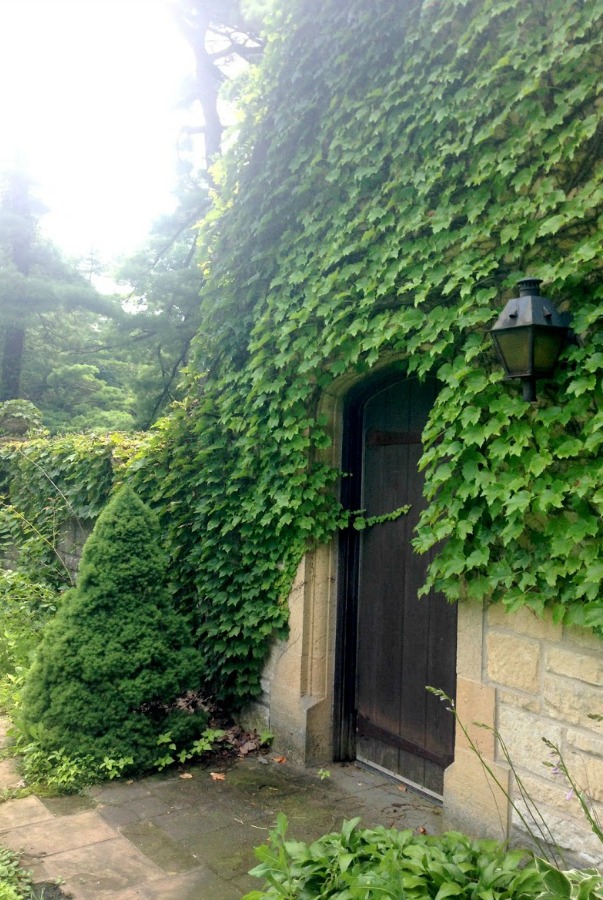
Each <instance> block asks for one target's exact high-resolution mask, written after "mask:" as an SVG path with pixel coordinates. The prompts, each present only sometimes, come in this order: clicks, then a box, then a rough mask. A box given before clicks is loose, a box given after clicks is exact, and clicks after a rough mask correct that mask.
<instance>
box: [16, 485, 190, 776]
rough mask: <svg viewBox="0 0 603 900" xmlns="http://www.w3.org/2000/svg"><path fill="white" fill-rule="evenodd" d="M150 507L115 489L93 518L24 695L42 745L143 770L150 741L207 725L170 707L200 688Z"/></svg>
mask: <svg viewBox="0 0 603 900" xmlns="http://www.w3.org/2000/svg"><path fill="white" fill-rule="evenodd" d="M165 572H166V561H165V556H164V553H163V551H162V548H161V546H160V533H159V526H158V522H157V519H156V517H155V514H154V513H153V512H152V511H151V510H150V509H149V508H148V507H147V506H146V505H145V504H144V503H143V502H142V501H141V500H139V499H138V497H137V496H136V495H135V494H134V492H133V491H132V490H131V489H130V488H129V487H125V488H122V489H121V490H120V491H119V493H118V494H117V495H116V496H115V497H114V498H113V500H112V501H111V502H110V503H109V504H108V505H107V507H106V508H105V510H104V511H103V512H102V514H101V515H100V517H99V519H98V521H97V523H96V526H95V528H94V531H93V532H92V534H91V535H90V537H89V539H88V541H87V542H86V545H85V547H84V551H83V554H82V560H81V564H80V571H79V579H78V585H77V587H75V588H73V589H72V590H70V591H69V592H68V593H67V594H66V595H65V597H64V600H63V602H62V604H61V607H60V609H59V611H58V612H57V615H56V617H55V618H54V619H53V620H52V622H51V623H50V624H49V625H48V626H47V629H46V631H45V634H44V637H43V639H42V642H41V645H40V648H39V650H38V654H37V657H36V659H35V661H34V664H33V666H32V668H31V669H30V671H29V673H28V676H27V679H26V683H25V689H24V693H23V709H22V712H23V719H22V724H23V728H24V730H25V732H26V733H27V734H28V736H31V737H33V738H35V740H36V741H38V742H39V744H40V745H41V746H42V748H44V749H46V750H47V751H49V752H50V751H56V750H59V749H63V750H64V751H65V752H66V753H67V754H68V755H69V756H78V757H81V756H84V755H86V756H88V755H89V756H91V757H93V758H94V759H95V760H102V759H103V757H105V756H112V757H132V758H133V760H134V764H133V766H132V768H131V769H130V771H132V770H138V771H141V770H144V769H147V768H150V767H151V766H152V765H153V762H154V761H155V759H156V757H157V740H158V737H159V736H160V735H161V734H164V733H166V732H170V733H171V735H172V737H173V739H174V741H176V742H177V743H181V742H182V743H184V742H187V741H189V740H191V739H194V738H195V737H198V736H199V734H200V733H201V731H202V730H203V728H204V727H205V725H206V717H205V715H204V714H203V713H195V714H190V713H189V712H187V711H185V710H184V709H182V708H181V707H180V706H178V705H177V701H178V699H179V698H180V697H182V696H183V695H185V694H186V692H187V691H194V690H196V689H197V688H198V686H199V675H198V673H199V670H200V660H199V657H198V653H197V651H196V650H195V649H194V648H193V643H192V636H191V634H190V631H189V628H188V625H187V623H186V621H185V620H184V619H183V618H182V617H180V616H179V615H178V614H177V613H176V611H175V609H174V608H173V606H172V605H171V603H170V598H169V596H168V594H167V591H166V588H165V584H164V582H165Z"/></svg>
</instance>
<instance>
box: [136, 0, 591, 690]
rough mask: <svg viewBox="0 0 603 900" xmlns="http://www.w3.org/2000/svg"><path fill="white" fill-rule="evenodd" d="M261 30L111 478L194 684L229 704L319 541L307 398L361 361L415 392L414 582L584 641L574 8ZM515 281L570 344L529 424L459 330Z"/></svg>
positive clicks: (582, 141)
mask: <svg viewBox="0 0 603 900" xmlns="http://www.w3.org/2000/svg"><path fill="white" fill-rule="evenodd" d="M282 7H283V8H282V10H281V12H280V14H279V17H278V21H277V22H276V23H275V24H276V29H277V34H278V37H277V38H275V39H274V40H273V41H272V43H271V45H270V47H269V50H268V52H267V55H266V59H265V62H264V64H263V66H262V67H261V69H260V71H259V74H258V76H257V79H256V81H255V82H254V83H253V84H252V85H251V88H250V91H249V96H248V97H247V101H246V104H247V105H246V107H245V109H246V113H245V119H244V121H243V123H242V125H241V128H240V134H239V140H238V142H237V143H236V145H235V146H234V149H233V150H232V151H231V153H230V156H229V157H228V158H227V159H226V160H225V162H224V164H223V166H222V167H221V171H220V172H219V173H218V175H219V176H220V179H221V186H220V189H219V195H218V196H217V197H216V208H215V210H214V212H212V214H211V215H210V216H209V218H208V219H207V221H206V222H205V223H204V224H203V232H202V233H203V234H204V240H205V245H204V256H203V259H202V265H203V268H204V270H205V274H206V286H205V289H204V291H203V295H202V313H203V324H202V327H201V330H200V333H199V336H198V339H197V344H196V356H195V361H194V367H193V368H194V372H195V374H194V375H192V376H191V382H190V389H189V396H188V400H187V401H186V402H185V403H184V404H183V405H182V407H181V408H180V410H179V411H177V413H176V414H175V416H174V417H173V419H172V420H171V421H169V422H167V423H166V424H165V426H164V429H163V431H162V432H161V433H160V434H159V435H158V437H157V438H156V439H155V443H154V445H153V448H152V452H151V453H150V454H149V453H147V455H146V457H144V458H141V459H140V460H139V462H138V463H137V466H138V471H137V473H136V481H137V483H138V484H139V486H140V487H141V489H142V490H143V492H144V493H146V494H148V495H149V497H150V498H152V499H153V501H154V503H155V504H159V505H160V506H161V507H162V509H163V511H164V525H165V528H166V535H167V540H168V543H169V546H170V547H171V551H172V559H173V562H174V568H173V572H174V582H175V584H174V587H175V589H176V591H177V592H178V594H179V596H180V599H181V602H182V603H183V605H184V607H185V608H188V609H190V610H191V611H192V612H193V613H194V615H195V618H196V627H197V632H198V636H199V639H200V642H201V644H202V645H203V648H204V655H205V659H206V665H207V674H208V677H209V679H210V681H213V682H214V686H215V688H216V690H217V692H218V693H219V694H221V695H222V696H224V697H227V698H230V699H232V698H233V697H234V698H235V699H236V700H239V701H240V700H242V699H243V698H244V697H245V696H246V695H248V694H253V693H254V692H256V691H257V688H258V678H259V672H260V670H261V663H262V661H263V659H264V655H265V652H266V649H267V644H268V638H269V637H270V635H271V634H273V632H274V630H275V629H276V630H277V631H278V630H282V629H283V628H284V626H285V623H286V605H285V601H286V597H287V593H288V589H289V585H290V583H291V578H292V575H293V572H294V570H295V568H296V566H297V564H298V561H299V559H300V557H301V555H302V554H303V552H304V550H305V548H307V547H308V546H309V545H312V543H314V542H320V541H324V540H326V539H327V538H329V537H330V536H331V535H332V534H333V533H334V532H335V531H336V529H337V527H338V525H339V524H341V521H342V514H341V511H340V509H339V507H338V502H337V484H336V482H337V477H338V476H337V473H335V472H333V471H332V470H330V469H329V468H327V467H325V466H324V465H322V464H321V463H320V462H319V458H320V456H319V452H317V451H320V449H321V448H322V447H324V446H325V445H326V444H328V442H329V440H330V437H329V435H328V434H327V433H326V431H325V428H324V424H325V423H324V422H321V421H320V420H317V418H316V416H315V410H316V404H317V400H318V397H319V396H320V394H321V392H322V391H324V390H325V389H326V388H328V386H329V385H330V384H331V383H332V382H333V380H334V379H336V378H338V377H339V376H341V375H343V374H346V373H350V372H353V371H356V372H369V371H370V370H371V368H372V367H374V366H375V364H376V363H377V362H378V361H379V360H380V359H381V358H383V357H384V355H386V354H394V355H396V356H397V358H398V359H399V360H400V365H401V366H403V367H405V368H406V369H407V371H408V372H412V373H418V374H419V375H424V374H426V373H434V374H436V375H437V376H438V378H439V379H440V380H441V382H442V384H443V389H442V391H441V393H440V395H439V398H438V401H437V403H436V406H435V408H434V410H433V412H432V415H431V417H430V421H429V423H428V426H427V430H426V433H425V444H426V449H425V454H424V458H423V463H424V466H425V472H426V478H427V487H426V490H427V493H428V496H429V499H430V503H429V507H428V509H427V511H426V513H425V515H424V516H423V519H422V522H421V526H420V529H419V533H418V534H417V538H416V547H417V549H418V550H420V551H422V550H426V549H428V548H429V547H430V546H432V545H433V544H435V543H436V542H439V541H440V540H441V539H442V538H446V542H445V544H444V549H443V550H442V551H441V552H440V554H439V556H438V558H437V559H436V561H435V562H434V563H433V565H432V567H431V575H430V581H431V583H433V584H434V585H435V586H436V587H437V588H439V589H441V590H443V591H444V592H445V593H446V595H447V596H448V597H449V598H450V599H452V600H458V599H462V598H465V597H469V598H475V599H491V600H493V601H502V602H503V603H504V604H505V605H506V606H508V607H509V608H515V607H517V606H520V605H528V606H530V607H532V608H533V609H534V610H536V611H542V610H543V609H544V608H545V607H549V608H551V609H552V610H553V611H554V614H555V617H556V618H557V619H558V620H564V621H565V622H573V623H580V624H583V625H588V626H592V627H595V628H597V629H599V630H601V629H603V600H602V591H601V583H602V577H603V527H602V524H601V517H600V513H601V509H602V506H603V455H602V454H601V444H602V441H603V427H602V426H603V413H602V412H601V398H602V391H601V372H602V370H603V333H602V332H601V319H602V318H603V304H602V300H603V283H602V281H601V265H602V259H603V256H602V253H601V250H602V247H601V242H602V233H603V232H602V229H601V227H600V226H601V201H602V199H603V185H602V182H601V147H602V144H603V127H602V125H601V115H600V114H601V104H602V100H601V96H600V58H601V50H602V47H601V41H602V37H603V27H602V26H603V9H602V7H601V4H600V3H599V2H598V0H580V2H576V3H567V2H566V0H547V2H546V3H545V2H542V3H540V2H537V3H530V4H526V3H524V2H523V0H496V2H491V0H446V2H445V3H444V2H438V0H425V2H408V0H407V2H400V0H372V2H370V3H366V2H365V0H350V2H348V3H346V4H342V3H340V2H339V0H303V2H302V0H293V2H288V3H286V4H284V3H283V4H282ZM525 274H530V275H532V276H535V277H540V278H542V279H543V280H544V282H545V292H546V293H547V295H549V296H550V297H551V298H552V299H553V300H554V302H555V303H556V304H557V305H558V307H559V308H561V309H569V310H571V312H572V313H573V316H574V325H575V329H576V331H577V332H578V333H579V335H580V337H581V340H582V346H581V347H580V348H572V349H571V350H568V351H567V352H566V354H565V356H564V364H563V365H562V367H561V369H560V371H559V373H558V375H557V376H556V379H555V381H554V382H553V383H549V384H546V385H543V386H542V387H540V395H539V400H538V402H537V403H536V404H534V405H530V404H526V403H524V402H523V401H522V400H521V398H520V396H519V393H518V390H517V389H516V388H514V387H512V386H507V385H505V384H502V383H501V378H502V374H501V372H500V370H499V367H498V365H496V364H495V361H494V355H493V351H492V349H491V347H490V342H489V339H488V337H487V334H486V332H487V330H488V328H489V327H491V325H492V324H493V322H494V320H495V318H496V316H497V313H498V311H499V310H500V308H501V307H502V305H503V304H504V301H505V299H507V298H508V297H509V296H511V295H513V293H514V292H515V283H516V281H517V279H518V278H519V277H522V276H523V275H525Z"/></svg>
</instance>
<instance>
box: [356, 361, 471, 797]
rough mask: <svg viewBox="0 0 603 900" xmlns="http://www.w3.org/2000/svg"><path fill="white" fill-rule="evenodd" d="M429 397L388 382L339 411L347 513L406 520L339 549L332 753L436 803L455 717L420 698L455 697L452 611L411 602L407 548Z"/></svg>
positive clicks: (412, 575) (421, 567)
mask: <svg viewBox="0 0 603 900" xmlns="http://www.w3.org/2000/svg"><path fill="white" fill-rule="evenodd" d="M436 393H437V384H436V382H435V380H430V381H427V382H426V383H423V384H421V383H420V382H419V381H418V380H417V379H415V378H405V379H400V377H399V376H398V377H397V378H394V379H393V380H392V378H391V377H390V378H386V379H385V380H384V381H381V382H380V383H377V384H376V385H374V386H373V389H372V391H369V392H367V391H364V392H361V393H360V394H359V395H357V396H356V398H355V399H353V400H352V402H351V403H350V404H349V410H348V417H347V418H348V421H347V429H346V439H345V440H346V443H347V449H348V453H349V458H348V467H349V471H350V479H349V488H348V503H349V504H350V506H351V507H352V508H354V507H355V508H360V509H363V510H365V511H366V512H365V515H366V516H367V517H370V516H381V515H383V514H385V513H388V512H391V511H392V510H395V509H397V508H398V507H401V506H405V505H409V506H410V511H409V512H408V513H407V514H406V515H404V516H401V517H400V518H398V519H396V520H395V521H392V522H384V523H381V524H378V525H373V526H371V527H369V528H366V529H365V530H363V531H360V532H356V533H355V534H354V529H350V532H349V534H348V536H347V543H346V542H344V548H343V551H344V552H343V554H342V556H343V564H344V567H345V571H344V572H343V573H342V581H343V584H344V593H345V596H344V597H343V598H342V600H343V605H344V607H345V609H344V611H343V620H344V623H343V630H342V632H341V634H340V639H341V641H342V642H343V643H342V645H340V646H341V653H340V659H341V661H342V667H343V670H342V672H341V675H342V684H341V709H342V716H343V719H342V729H341V751H342V752H341V753H340V755H341V756H342V757H343V758H346V757H347V758H350V757H355V758H356V759H358V760H360V761H362V762H364V763H367V764H369V765H373V766H375V767H378V768H380V769H385V770H387V771H389V772H392V773H393V774H395V775H398V776H400V777H402V778H404V779H405V780H407V781H408V782H410V783H412V784H414V785H417V786H418V787H420V788H422V789H424V790H426V791H428V792H430V793H434V794H436V795H441V794H442V792H443V773H444V769H445V768H446V766H447V765H449V764H450V763H451V762H452V758H453V748H454V717H453V716H452V714H451V713H450V712H447V711H446V709H445V704H443V703H442V702H441V701H440V700H438V699H437V698H436V697H434V696H433V695H432V694H430V693H429V692H428V691H426V689H425V688H426V685H432V686H434V687H438V688H442V689H443V690H445V691H446V692H447V693H448V694H450V695H451V696H454V692H455V683H456V606H454V605H450V604H448V603H447V602H446V601H445V599H444V598H443V597H442V596H440V595H436V594H431V595H429V596H428V597H424V598H421V599H419V598H418V597H417V592H418V590H419V588H420V587H421V585H422V584H423V583H424V580H425V570H426V567H427V565H428V562H429V558H428V557H426V556H419V555H418V554H416V553H415V552H414V551H413V548H412V545H411V539H412V537H413V531H414V528H415V526H416V524H417V521H418V518H419V513H420V511H421V509H422V508H423V505H424V500H423V496H422V489H423V478H422V475H421V474H420V473H419V470H418V463H419V459H420V457H421V433H422V431H423V428H424V426H425V423H426V420H427V416H428V413H429V410H430V409H431V407H432V405H433V402H434V400H435V396H436ZM346 481H348V479H346Z"/></svg>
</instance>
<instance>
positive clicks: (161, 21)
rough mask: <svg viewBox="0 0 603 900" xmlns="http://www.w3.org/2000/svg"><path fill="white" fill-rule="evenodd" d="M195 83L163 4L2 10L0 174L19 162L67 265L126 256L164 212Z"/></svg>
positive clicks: (38, 0) (65, 1) (140, 0)
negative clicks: (189, 86)
mask: <svg viewBox="0 0 603 900" xmlns="http://www.w3.org/2000/svg"><path fill="white" fill-rule="evenodd" d="M192 71H193V59H192V53H191V51H190V50H189V48H188V46H187V44H186V43H185V41H184V39H183V38H182V37H181V36H180V34H179V32H178V30H177V29H176V26H175V24H174V23H173V21H172V19H171V18H170V15H169V11H168V7H167V3H166V0H0V169H1V168H3V167H5V166H6V165H7V164H10V163H11V162H12V160H13V159H14V157H15V153H19V154H21V156H22V158H23V160H24V162H25V166H26V168H27V170H28V171H29V172H30V174H31V175H32V177H33V178H34V179H35V180H36V182H37V183H38V185H39V191H38V193H39V195H40V197H41V198H42V199H43V200H44V202H45V203H46V205H47V206H48V207H49V208H50V210H51V212H50V214H48V215H47V216H45V217H44V219H43V223H44V228H45V231H46V232H47V233H48V234H49V236H50V237H51V238H52V239H53V240H54V241H55V243H57V244H58V245H59V246H60V247H61V248H62V249H63V250H64V251H65V252H66V253H68V254H69V255H84V254H86V253H88V252H89V250H90V248H91V247H95V248H97V249H98V250H99V251H100V254H101V256H103V257H104V258H108V257H111V256H116V255H120V254H122V253H128V252H131V251H132V250H134V249H136V247H137V246H139V245H140V243H141V242H142V241H143V240H144V238H145V236H146V234H147V231H148V229H149V226H150V224H151V223H152V220H153V219H154V218H156V217H157V216H158V215H160V214H161V213H162V212H165V211H167V210H169V209H170V208H171V206H172V199H171V193H170V191H171V188H172V186H173V182H174V170H175V164H176V151H175V145H176V139H177V135H178V131H179V127H180V124H181V122H182V113H180V114H178V113H177V112H175V111H174V107H175V104H176V101H177V98H178V90H179V85H180V83H181V81H182V79H183V77H184V76H185V75H186V74H187V73H191V72H192Z"/></svg>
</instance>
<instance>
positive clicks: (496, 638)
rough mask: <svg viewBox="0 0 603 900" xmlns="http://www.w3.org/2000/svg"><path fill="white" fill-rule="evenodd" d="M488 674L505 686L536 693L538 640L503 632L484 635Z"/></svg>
mask: <svg viewBox="0 0 603 900" xmlns="http://www.w3.org/2000/svg"><path fill="white" fill-rule="evenodd" d="M486 640H487V648H488V677H489V678H490V679H491V680H492V681H496V682H497V683H498V684H502V685H505V686H506V687H512V688H518V689H519V690H522V691H526V692H528V693H532V694H536V693H538V691H539V688H540V658H541V650H540V644H539V643H538V642H537V641H534V640H530V639H527V638H522V637H518V636H516V635H514V634H506V633H505V632H502V631H500V632H498V631H490V632H489V633H488V635H487V639H486Z"/></svg>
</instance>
